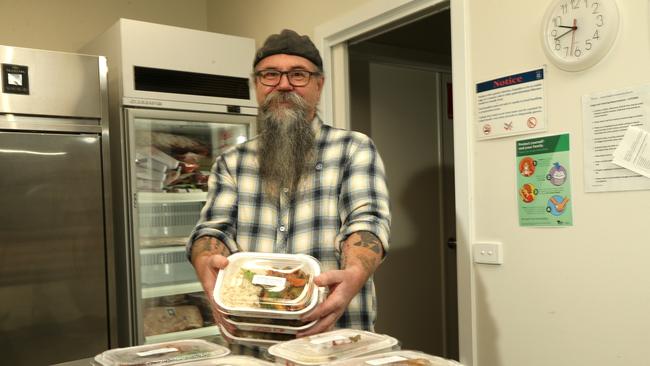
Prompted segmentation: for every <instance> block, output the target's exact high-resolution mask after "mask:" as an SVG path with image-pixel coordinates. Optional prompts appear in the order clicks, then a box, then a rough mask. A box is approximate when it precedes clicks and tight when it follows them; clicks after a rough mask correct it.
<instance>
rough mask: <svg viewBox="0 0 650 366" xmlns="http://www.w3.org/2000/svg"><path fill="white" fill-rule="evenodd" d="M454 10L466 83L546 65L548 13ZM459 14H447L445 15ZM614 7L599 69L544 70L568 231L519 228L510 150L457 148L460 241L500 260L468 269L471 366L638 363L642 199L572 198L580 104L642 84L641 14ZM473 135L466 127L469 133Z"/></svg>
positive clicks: (577, 182)
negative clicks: (458, 14) (496, 251)
mask: <svg viewBox="0 0 650 366" xmlns="http://www.w3.org/2000/svg"><path fill="white" fill-rule="evenodd" d="M462 2H463V3H464V5H465V7H466V8H467V9H468V10H469V11H468V14H467V16H468V17H467V18H466V21H467V24H468V25H469V28H468V34H467V36H468V40H469V42H470V47H469V52H470V56H469V57H470V58H469V59H468V62H469V69H468V70H469V72H470V75H469V80H470V83H475V82H479V81H484V80H490V79H493V78H495V77H499V76H504V75H508V74H509V73H516V72H521V71H525V70H529V69H531V68H537V67H540V66H542V65H543V64H549V62H548V61H547V59H546V57H545V55H544V53H543V50H542V47H541V41H540V28H541V19H542V16H543V14H544V11H545V9H546V6H547V4H548V3H550V1H521V0H498V1H497V0H489V1H472V0H463V1H462ZM459 3H460V1H459V2H455V3H454V2H452V13H453V12H454V4H457V5H458V4H459ZM616 3H617V4H618V7H619V9H620V14H621V27H620V30H619V35H618V39H617V40H616V42H615V44H614V46H613V49H612V50H611V52H610V53H609V54H608V55H607V56H606V57H605V58H604V59H603V60H602V61H601V62H600V63H599V64H597V65H595V66H593V67H592V68H591V69H588V70H586V71H582V72H573V73H572V72H565V71H562V70H560V69H558V68H557V67H554V66H553V65H550V64H549V66H548V68H547V72H546V82H545V91H546V108H547V117H548V126H549V130H548V134H558V133H565V132H568V133H570V136H571V152H570V159H571V164H570V165H571V172H570V173H569V176H570V177H571V187H572V191H573V196H572V200H573V208H574V225H573V226H572V227H567V228H525V227H520V226H519V225H518V220H517V217H518V214H517V201H516V200H517V192H516V187H515V174H516V170H515V141H516V140H517V139H518V138H514V137H511V138H502V139H497V140H490V141H483V142H476V141H475V139H474V138H472V137H470V138H469V140H470V141H472V142H471V144H470V149H471V150H470V151H471V152H470V154H469V156H470V160H471V162H470V164H469V166H470V169H471V174H472V175H473V181H472V182H471V186H473V189H472V193H471V194H472V195H473V196H472V197H473V199H474V202H473V207H474V210H473V212H471V214H470V216H472V220H473V221H474V232H473V233H469V234H468V235H467V236H469V237H470V238H474V239H475V240H476V241H496V242H501V243H502V244H503V250H504V264H503V265H501V266H491V265H477V264H474V265H473V267H474V270H475V277H474V280H475V288H474V295H475V304H474V306H475V309H476V323H475V326H476V330H477V332H476V335H477V342H478V343H477V354H478V361H479V362H478V363H477V364H476V365H474V366H477V365H479V366H521V365H526V366H546V365H553V366H586V365H608V366H613V365H617V366H627V365H648V362H649V361H648V360H650V348H649V347H648V340H650V312H649V311H648V309H649V308H650V266H648V258H650V245H648V244H649V243H650V239H648V231H647V227H648V217H649V214H648V212H650V191H636V192H609V193H586V192H585V189H584V178H583V168H584V165H583V162H584V154H583V146H584V144H583V138H584V135H583V133H584V130H583V124H582V118H583V115H582V110H581V98H582V96H583V95H585V94H587V93H591V92H595V91H601V90H610V89H615V88H623V87H627V86H633V85H639V84H643V83H645V84H647V83H648V82H649V81H650V69H649V68H648V64H650V48H649V47H648V45H649V36H648V34H649V31H648V16H649V9H648V2H647V1H637V0H634V1H628V0H625V1H623V0H621V1H616ZM454 87H455V88H456V87H458V86H457V85H454ZM465 87H466V88H472V87H473V84H470V85H466V86H465ZM471 102H472V101H470V104H471ZM455 107H456V106H455ZM474 124H475V122H474V121H473V120H472V118H469V120H468V121H467V126H468V127H467V128H468V130H469V131H470V132H471V133H474V128H473V126H474ZM539 135H541V134H537V136H539ZM530 137H532V135H526V136H521V137H519V138H530ZM458 193H459V194H461V193H462V192H458ZM461 229H462V228H461ZM461 236H463V237H464V236H466V235H461Z"/></svg>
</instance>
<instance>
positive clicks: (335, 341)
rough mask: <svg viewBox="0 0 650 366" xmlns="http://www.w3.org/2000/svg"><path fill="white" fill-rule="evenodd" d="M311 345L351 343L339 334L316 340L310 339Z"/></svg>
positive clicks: (347, 338)
mask: <svg viewBox="0 0 650 366" xmlns="http://www.w3.org/2000/svg"><path fill="white" fill-rule="evenodd" d="M309 342H311V344H323V343H332V344H342V343H350V342H352V341H351V340H350V338H349V337H344V336H342V335H339V334H335V335H331V336H324V337H318V338H312V339H310V341H309Z"/></svg>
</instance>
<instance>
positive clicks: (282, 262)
mask: <svg viewBox="0 0 650 366" xmlns="http://www.w3.org/2000/svg"><path fill="white" fill-rule="evenodd" d="M228 262H229V264H228V266H227V267H226V268H225V269H223V270H221V271H219V275H218V276H217V281H216V285H215V289H214V300H215V302H216V303H217V305H218V306H219V308H220V309H221V310H222V311H223V312H224V313H226V314H230V315H237V316H247V317H261V318H274V319H298V318H300V316H301V315H303V314H305V313H307V312H309V311H310V310H312V309H313V308H314V307H315V306H316V304H318V302H319V289H318V287H317V286H316V285H314V277H316V276H318V275H319V274H320V263H319V262H318V261H317V260H316V259H315V258H314V257H311V256H308V255H304V254H279V253H257V252H240V253H235V254H233V255H231V256H229V257H228Z"/></svg>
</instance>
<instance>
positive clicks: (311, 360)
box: [269, 329, 399, 366]
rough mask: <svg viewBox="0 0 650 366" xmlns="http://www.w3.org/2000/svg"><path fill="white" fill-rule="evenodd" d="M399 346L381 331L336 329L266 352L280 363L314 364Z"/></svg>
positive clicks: (286, 343)
mask: <svg viewBox="0 0 650 366" xmlns="http://www.w3.org/2000/svg"><path fill="white" fill-rule="evenodd" d="M398 349H399V344H398V341H397V339H395V338H393V337H390V336H387V335H384V334H377V333H371V332H366V331H363V330H357V329H337V330H333V331H330V332H325V333H321V334H317V335H314V336H310V337H303V338H298V339H295V340H292V341H289V342H283V343H279V344H276V345H273V346H271V347H270V348H269V353H270V354H271V355H272V356H274V357H275V360H276V364H279V365H286V366H316V365H325V364H327V365H329V363H331V362H335V361H339V360H347V359H351V358H354V357H361V356H365V355H369V354H375V353H383V352H389V351H394V350H398Z"/></svg>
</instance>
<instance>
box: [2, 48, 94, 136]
mask: <svg viewBox="0 0 650 366" xmlns="http://www.w3.org/2000/svg"><path fill="white" fill-rule="evenodd" d="M99 59H100V58H99V57H97V56H87V55H77V54H72V53H65V52H54V51H45V50H36V49H29V48H20V47H10V46H2V45H0V64H2V66H3V67H2V69H3V72H2V73H0V79H2V82H1V83H0V84H1V85H2V88H1V89H0V91H2V94H1V98H0V113H13V114H32V115H47V116H61V117H81V118H100V117H101V108H102V105H101V102H102V101H101V94H100V60H99ZM8 67H16V68H22V70H23V72H24V74H20V73H19V72H18V71H15V72H12V71H11V69H8V70H7V68H8ZM12 75H14V77H12ZM16 77H18V78H19V80H18V79H15V78H16ZM10 78H12V80H9V79H10ZM7 83H23V84H27V83H28V85H29V90H28V94H23V93H22V92H21V93H16V90H14V91H13V92H12V91H11V90H7V88H6V87H5V84H7ZM97 123H98V124H99V122H98V121H97Z"/></svg>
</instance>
